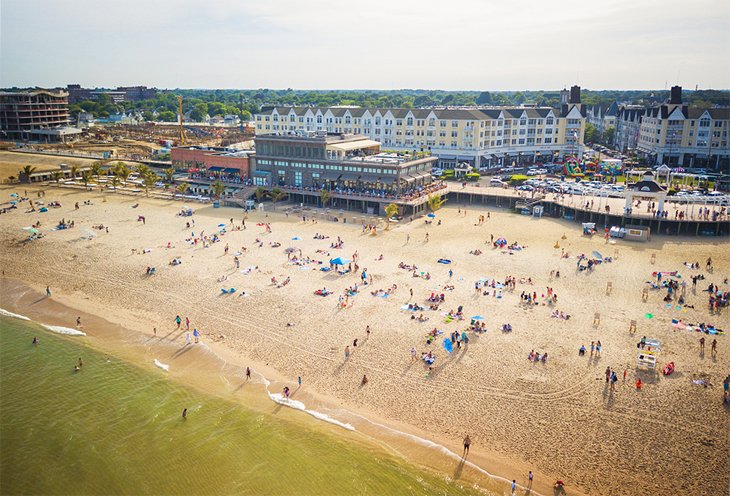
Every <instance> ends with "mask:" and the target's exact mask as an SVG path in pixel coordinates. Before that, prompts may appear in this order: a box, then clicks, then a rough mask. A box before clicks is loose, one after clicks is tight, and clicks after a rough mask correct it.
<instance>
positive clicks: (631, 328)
mask: <svg viewBox="0 0 730 496" xmlns="http://www.w3.org/2000/svg"><path fill="white" fill-rule="evenodd" d="M635 332H636V321H635V320H632V321H631V323H630V324H629V333H631V334H634V333H635Z"/></svg>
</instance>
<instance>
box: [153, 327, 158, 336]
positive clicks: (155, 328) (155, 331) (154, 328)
mask: <svg viewBox="0 0 730 496" xmlns="http://www.w3.org/2000/svg"><path fill="white" fill-rule="evenodd" d="M152 334H154V335H155V336H157V327H153V328H152Z"/></svg>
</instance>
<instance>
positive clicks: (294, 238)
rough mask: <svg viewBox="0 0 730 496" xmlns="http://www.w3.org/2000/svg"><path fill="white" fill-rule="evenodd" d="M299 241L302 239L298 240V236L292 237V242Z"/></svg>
mask: <svg viewBox="0 0 730 496" xmlns="http://www.w3.org/2000/svg"><path fill="white" fill-rule="evenodd" d="M301 239H302V238H300V237H299V236H294V237H293V238H292V241H301Z"/></svg>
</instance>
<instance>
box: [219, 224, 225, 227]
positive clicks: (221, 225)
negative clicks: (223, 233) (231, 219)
mask: <svg viewBox="0 0 730 496" xmlns="http://www.w3.org/2000/svg"><path fill="white" fill-rule="evenodd" d="M218 227H226V225H225V224H218Z"/></svg>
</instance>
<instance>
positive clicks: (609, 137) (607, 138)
mask: <svg viewBox="0 0 730 496" xmlns="http://www.w3.org/2000/svg"><path fill="white" fill-rule="evenodd" d="M614 136H616V128H615V127H609V128H608V129H606V132H604V133H603V144H605V145H608V146H613V138H614Z"/></svg>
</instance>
